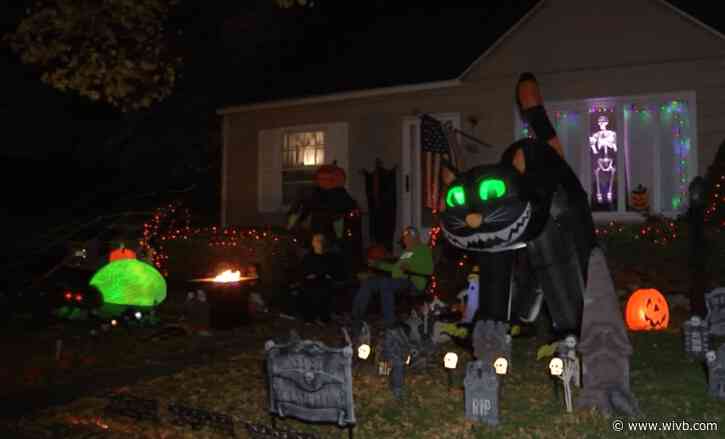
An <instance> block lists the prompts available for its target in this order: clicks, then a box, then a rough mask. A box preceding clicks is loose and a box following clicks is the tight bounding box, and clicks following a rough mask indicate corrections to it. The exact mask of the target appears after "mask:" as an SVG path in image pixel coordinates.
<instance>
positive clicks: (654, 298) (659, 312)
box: [625, 288, 670, 331]
mask: <svg viewBox="0 0 725 439" xmlns="http://www.w3.org/2000/svg"><path fill="white" fill-rule="evenodd" d="M625 318H626V321H627V327H628V328H629V329H630V330H632V331H661V330H664V329H667V325H669V323H670V307H669V305H667V299H665V296H663V295H662V293H660V292H659V291H657V290H655V289H653V288H649V289H639V290H637V291H635V292H634V293H632V295H631V296H630V297H629V300H628V301H627V307H626V311H625Z"/></svg>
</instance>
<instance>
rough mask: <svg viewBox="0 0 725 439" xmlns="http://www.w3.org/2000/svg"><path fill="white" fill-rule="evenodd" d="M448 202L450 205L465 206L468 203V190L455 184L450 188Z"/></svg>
mask: <svg viewBox="0 0 725 439" xmlns="http://www.w3.org/2000/svg"><path fill="white" fill-rule="evenodd" d="M446 204H447V205H448V207H456V206H463V205H464V204H466V192H465V191H464V190H463V186H453V187H452V188H450V189H448V194H447V195H446Z"/></svg>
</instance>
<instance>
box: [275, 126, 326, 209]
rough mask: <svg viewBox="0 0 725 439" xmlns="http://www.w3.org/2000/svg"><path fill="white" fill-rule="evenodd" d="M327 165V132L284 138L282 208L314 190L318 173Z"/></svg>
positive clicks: (290, 134) (295, 134)
mask: <svg viewBox="0 0 725 439" xmlns="http://www.w3.org/2000/svg"><path fill="white" fill-rule="evenodd" d="M323 163H325V132H324V131H301V132H287V133H285V134H284V144H283V147H282V204H283V205H285V206H289V205H290V204H292V203H293V202H294V201H295V200H297V199H298V198H300V197H302V196H304V194H305V192H306V191H309V190H311V189H312V188H314V186H315V179H314V177H315V171H316V170H317V167H318V166H320V165H321V164H323Z"/></svg>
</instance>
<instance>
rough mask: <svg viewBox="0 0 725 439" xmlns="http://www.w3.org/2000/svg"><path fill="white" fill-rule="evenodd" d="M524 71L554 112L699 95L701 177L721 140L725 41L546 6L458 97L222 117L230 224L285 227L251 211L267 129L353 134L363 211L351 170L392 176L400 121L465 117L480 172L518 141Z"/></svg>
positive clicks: (570, 5) (566, 4)
mask: <svg viewBox="0 0 725 439" xmlns="http://www.w3.org/2000/svg"><path fill="white" fill-rule="evenodd" d="M592 10H593V11H594V13H592V12H591V11H592ZM592 16H595V17H597V19H596V20H594V21H593V20H592V19H591V17H592ZM615 20H616V25H609V24H608V23H610V22H613V21H615ZM466 38H470V35H466ZM600 47H605V48H607V49H606V51H605V56H602V55H601V53H600V52H599V51H598V50H594V49H596V48H600ZM523 71H532V72H534V73H535V74H536V75H537V77H538V78H539V80H540V82H541V86H542V89H543V93H544V98H545V99H546V100H550V101H568V100H578V99H587V98H596V97H607V96H628V95H646V94H666V93H668V92H676V91H694V92H695V93H696V99H697V128H698V132H697V142H698V144H697V147H698V158H699V173H700V174H703V173H704V172H705V170H706V167H707V166H708V165H709V164H710V163H711V161H712V159H713V157H714V154H715V152H716V149H717V146H718V145H719V144H720V142H722V141H723V139H725V111H724V110H723V108H725V107H724V106H725V40H724V39H723V38H721V37H720V36H717V35H715V34H713V33H711V32H708V31H707V30H705V29H704V28H703V27H701V26H699V25H698V24H697V23H694V22H692V21H691V20H689V19H687V18H685V17H682V16H680V15H678V13H677V12H675V11H673V10H672V9H671V8H669V7H667V6H666V5H663V4H662V3H661V2H659V1H657V0H636V1H632V0H630V1H624V0H610V1H608V2H594V1H576V0H548V1H546V2H545V3H544V4H543V5H542V6H541V7H540V8H539V9H538V10H537V11H536V12H535V13H533V14H531V16H530V18H529V19H528V20H527V21H526V22H524V23H522V24H521V26H519V27H518V28H517V29H516V30H515V31H514V32H513V33H512V34H511V35H509V36H508V37H507V38H505V39H504V40H502V41H501V44H499V45H497V46H496V47H495V49H494V50H492V51H491V53H489V54H488V55H487V56H486V57H484V58H482V59H481V60H480V62H477V63H475V64H474V65H472V67H471V69H470V70H469V71H468V72H467V74H466V75H465V77H463V78H462V80H463V85H461V86H454V87H445V88H440V89H434V90H425V91H415V92H409V93H397V94H390V95H385V96H375V97H365V98H356V99H346V100H337V101H330V102H323V103H312V104H309V103H308V104H304V105H295V106H287V107H281V108H269V109H259V110H251V111H238V112H229V113H227V114H226V115H225V116H224V117H225V118H228V123H227V124H226V127H227V128H228V132H227V133H225V139H226V145H225V147H226V157H227V159H228V163H227V164H226V165H225V166H224V169H225V170H226V171H225V172H226V174H225V178H224V181H225V184H226V190H225V191H224V193H225V197H226V204H225V209H224V211H225V214H226V220H227V223H228V224H243V225H253V224H269V223H273V224H282V223H283V215H281V214H276V215H269V214H259V213H258V212H257V205H258V203H257V187H256V186H257V169H256V167H257V163H258V161H257V149H258V146H257V141H258V133H259V132H260V131H261V130H265V129H275V128H282V127H290V126H296V125H307V124H320V123H328V122H346V123H348V126H349V143H348V149H349V158H348V163H349V169H348V189H349V190H350V192H351V194H352V195H353V197H355V198H356V199H357V200H358V202H359V203H360V204H361V205H362V206H363V207H364V206H365V203H366V199H365V189H364V180H363V178H362V176H361V175H359V173H358V170H359V169H360V168H367V169H370V168H371V167H372V165H373V160H374V159H375V157H381V158H382V159H383V161H384V162H385V165H386V166H387V167H389V166H391V165H393V164H399V163H400V152H401V142H402V138H401V137H402V136H401V126H402V121H403V119H404V118H405V117H409V116H411V115H413V114H414V112H416V111H421V112H429V113H448V112H451V113H456V112H457V113H460V115H461V121H462V128H463V129H464V131H467V132H469V133H471V134H473V135H475V136H477V137H480V138H483V139H485V140H486V141H487V142H489V143H493V144H495V145H497V146H498V148H496V149H495V150H486V151H484V154H483V155H482V156H481V161H484V162H485V161H493V160H497V159H498V156H499V155H500V153H501V151H502V150H503V148H504V147H506V146H507V145H509V144H510V143H511V141H512V140H513V130H514V119H513V105H514V101H513V90H514V86H515V83H516V80H517V79H518V76H519V74H520V73H521V72H523ZM469 117H475V118H476V119H477V120H478V124H477V125H476V127H475V129H472V127H471V126H470V125H469V124H468V122H467V120H468V119H469ZM398 186H399V188H400V187H401V186H402V185H401V184H399V185H398Z"/></svg>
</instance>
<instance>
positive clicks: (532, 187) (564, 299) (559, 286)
mask: <svg viewBox="0 0 725 439" xmlns="http://www.w3.org/2000/svg"><path fill="white" fill-rule="evenodd" d="M516 96H517V100H518V102H517V103H518V105H519V110H520V112H521V116H522V119H523V120H524V121H525V122H526V123H527V124H528V126H529V127H530V129H531V130H532V131H533V134H534V135H535V138H526V139H521V140H518V141H516V142H514V143H513V144H511V145H510V146H509V147H508V148H506V149H505V150H504V153H503V154H502V156H501V160H500V161H499V162H498V163H496V164H490V165H483V166H476V167H473V168H470V169H467V170H458V169H453V168H452V167H450V166H448V167H446V168H444V172H443V173H442V177H443V180H444V183H445V184H446V185H447V189H446V191H445V194H444V197H443V198H444V201H445V205H444V207H445V210H443V211H441V213H440V220H441V221H440V223H441V230H442V232H443V235H444V236H445V238H446V240H447V241H448V242H449V243H450V244H451V245H453V246H455V247H458V248H461V249H463V250H467V251H471V252H476V254H477V259H478V260H477V261H476V262H477V265H478V266H479V267H480V269H481V276H482V278H485V279H486V294H485V295H481V296H479V307H478V312H477V315H476V317H475V318H474V320H477V321H481V320H484V321H485V320H493V321H499V322H511V323H516V322H517V321H520V320H521V321H523V320H524V319H528V318H529V317H528V316H531V315H533V314H534V313H532V310H534V308H535V307H536V306H538V305H541V302H540V301H539V300H536V299H537V296H538V293H537V291H539V290H540V291H542V292H543V300H544V302H545V305H546V309H547V310H548V311H549V314H550V316H551V320H552V323H553V326H554V328H555V329H556V332H557V333H558V334H562V335H564V334H580V336H581V339H580V342H579V352H581V354H582V371H583V372H584V376H583V377H582V381H583V383H582V384H583V388H584V391H585V392H586V393H585V392H582V396H581V397H580V398H579V399H578V400H577V404H578V405H580V406H582V407H587V408H589V407H595V408H597V409H599V410H600V411H602V412H604V413H607V414H609V413H612V411H617V412H622V413H623V414H625V415H635V414H637V413H638V412H639V409H638V406H637V403H636V400H635V399H634V396H633V395H632V393H631V391H630V387H629V356H630V355H631V353H632V347H631V344H630V342H629V338H628V334H627V330H626V327H625V325H624V321H623V316H622V314H623V313H622V310H621V309H620V306H619V303H618V301H617V295H616V293H615V291H614V286H613V281H612V277H611V274H610V273H609V270H608V268H607V266H606V261H605V260H604V256H603V254H602V252H601V250H600V249H599V248H598V245H597V240H596V234H595V231H594V230H595V229H594V221H593V218H592V211H591V208H590V203H589V195H588V194H587V191H585V190H584V188H583V187H582V184H581V182H580V181H579V178H578V177H577V175H576V173H575V172H574V170H573V169H572V168H571V167H570V166H569V164H568V163H567V161H566V158H565V157H563V155H562V154H561V149H562V148H561V147H560V146H561V145H560V144H559V145H558V146H559V147H558V148H557V143H559V140H558V137H557V134H556V131H555V129H554V127H553V125H552V124H551V121H550V120H549V118H548V116H547V115H546V110H545V109H544V106H543V103H542V101H541V97H540V96H541V93H540V90H539V87H538V83H537V82H536V78H535V77H534V75H532V74H530V73H524V74H522V75H521V77H520V79H519V82H518V84H517V89H516ZM523 102H527V105H528V108H524V107H523V104H522V103H523ZM531 103H534V104H533V106H531V105H530V104H531ZM601 122H602V126H601V130H600V131H605V132H604V133H602V134H601V135H598V136H593V137H594V138H593V139H590V140H593V142H592V143H593V147H594V149H593V150H592V152H595V150H596V153H597V154H601V156H600V157H599V158H604V157H607V158H611V159H614V158H615V152H616V151H615V149H616V137H614V136H610V135H609V134H608V133H606V131H607V125H606V124H605V123H604V122H608V121H604V120H602V121H601ZM610 131H611V130H610ZM612 134H613V133H612ZM605 153H606V155H605ZM602 169H603V170H607V169H611V170H612V171H614V164H611V163H607V162H603V163H602ZM611 176H612V177H614V174H611ZM607 189H608V186H607ZM612 190H614V189H612ZM595 192H596V191H595ZM605 196H606V193H605V195H604V196H603V197H602V198H603V199H604V197H605ZM614 198H615V197H614V196H612V200H613V202H614ZM518 260H522V261H525V262H526V263H521V264H518V263H516V261H518ZM484 270H485V272H484ZM517 278H519V279H527V280H531V282H530V283H531V284H532V285H531V288H525V289H517V288H513V287H512V286H513V285H512V280H514V279H517ZM473 343H474V353H475V355H476V356H477V357H478V355H479V354H480V353H481V352H480V351H481V349H480V348H479V347H477V346H476V336H475V334H474V337H473ZM495 358H497V357H492V358H490V357H489V358H488V360H489V361H491V362H490V363H488V364H492V362H493V361H494V360H495ZM507 358H508V359H509V362H510V356H509V357H507ZM479 359H482V358H479ZM509 364H510V363H509Z"/></svg>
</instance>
